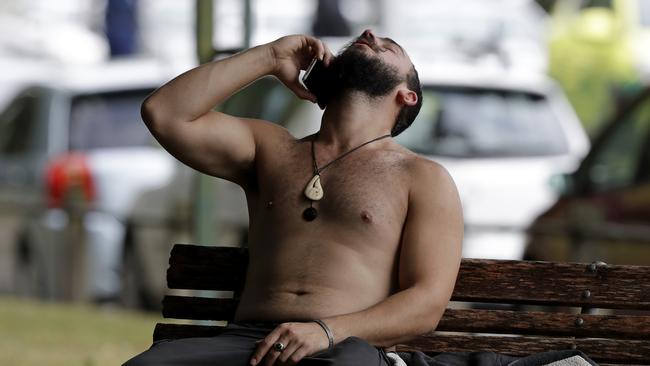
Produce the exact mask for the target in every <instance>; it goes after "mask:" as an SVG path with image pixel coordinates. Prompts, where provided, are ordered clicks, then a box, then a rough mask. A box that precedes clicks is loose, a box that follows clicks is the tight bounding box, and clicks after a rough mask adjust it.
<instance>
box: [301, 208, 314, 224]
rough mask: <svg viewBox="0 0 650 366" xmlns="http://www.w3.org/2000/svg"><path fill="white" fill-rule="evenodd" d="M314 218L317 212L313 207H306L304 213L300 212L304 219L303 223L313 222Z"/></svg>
mask: <svg viewBox="0 0 650 366" xmlns="http://www.w3.org/2000/svg"><path fill="white" fill-rule="evenodd" d="M316 216H318V211H316V209H315V208H313V207H307V208H306V209H305V211H303V212H302V218H303V219H305V221H314V219H316Z"/></svg>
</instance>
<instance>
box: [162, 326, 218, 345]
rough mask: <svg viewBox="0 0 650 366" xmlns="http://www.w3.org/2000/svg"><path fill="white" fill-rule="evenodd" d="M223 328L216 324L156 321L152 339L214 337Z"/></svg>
mask: <svg viewBox="0 0 650 366" xmlns="http://www.w3.org/2000/svg"><path fill="white" fill-rule="evenodd" d="M223 329H224V327H220V326H217V325H195V324H168V323H158V324H156V327H155V328H154V331H153V341H154V342H156V341H160V340H163V339H181V338H190V337H214V336H216V335H219V334H220V333H221V332H222V331H223Z"/></svg>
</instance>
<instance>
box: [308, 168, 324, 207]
mask: <svg viewBox="0 0 650 366" xmlns="http://www.w3.org/2000/svg"><path fill="white" fill-rule="evenodd" d="M323 193H324V192H323V186H321V184H320V175H318V174H316V175H314V177H313V178H312V179H311V180H310V181H309V183H307V187H305V197H307V198H308V199H310V200H312V201H320V199H321V198H323Z"/></svg>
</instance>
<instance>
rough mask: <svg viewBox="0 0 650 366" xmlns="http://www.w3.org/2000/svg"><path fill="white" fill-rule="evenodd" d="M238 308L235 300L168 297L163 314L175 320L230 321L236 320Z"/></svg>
mask: <svg viewBox="0 0 650 366" xmlns="http://www.w3.org/2000/svg"><path fill="white" fill-rule="evenodd" d="M236 308H237V301H235V300H234V299H214V298H206V297H190V296H172V295H167V296H165V298H164V299H163V309H162V314H163V316H164V317H165V318H174V319H191V320H223V321H229V320H232V319H234V317H235V310H236Z"/></svg>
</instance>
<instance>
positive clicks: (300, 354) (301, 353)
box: [287, 346, 309, 365]
mask: <svg viewBox="0 0 650 366" xmlns="http://www.w3.org/2000/svg"><path fill="white" fill-rule="evenodd" d="M308 353H309V350H307V348H306V347H304V346H303V347H300V348H298V350H296V352H294V353H293V354H292V355H291V356H290V357H289V359H288V360H287V365H297V364H298V362H300V361H301V360H302V359H303V358H305V356H307V354H308Z"/></svg>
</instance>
